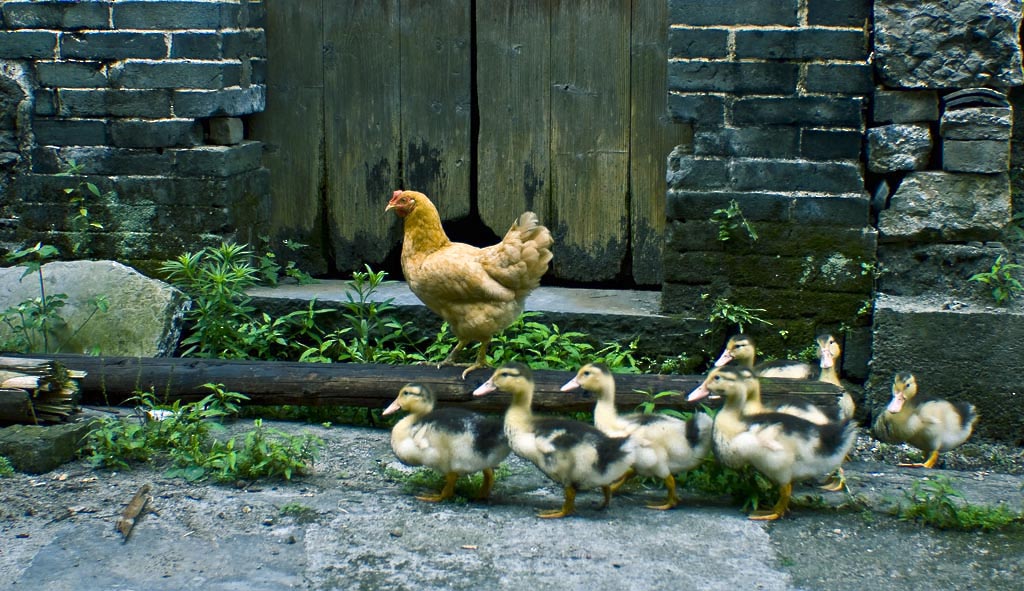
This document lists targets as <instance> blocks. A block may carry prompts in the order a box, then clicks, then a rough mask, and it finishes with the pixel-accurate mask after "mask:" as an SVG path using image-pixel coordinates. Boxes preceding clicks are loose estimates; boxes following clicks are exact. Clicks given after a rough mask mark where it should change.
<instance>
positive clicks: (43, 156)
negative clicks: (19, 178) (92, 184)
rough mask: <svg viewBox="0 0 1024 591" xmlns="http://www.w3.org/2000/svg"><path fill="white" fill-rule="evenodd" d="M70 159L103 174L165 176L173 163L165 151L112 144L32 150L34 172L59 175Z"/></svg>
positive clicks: (87, 168)
mask: <svg viewBox="0 0 1024 591" xmlns="http://www.w3.org/2000/svg"><path fill="white" fill-rule="evenodd" d="M69 160H74V161H75V162H77V163H78V164H80V165H81V166H82V174H96V175H101V176H110V175H122V174H138V175H158V176H159V175H165V174H167V170H168V167H170V165H171V162H172V160H171V156H170V154H168V153H167V152H166V151H164V152H160V151H157V150H135V149H129V148H112V147H109V146H70V147H53V146H39V147H37V148H36V149H35V150H33V152H32V172H35V173H41V174H57V173H59V172H61V171H63V170H67V166H68V161H69Z"/></svg>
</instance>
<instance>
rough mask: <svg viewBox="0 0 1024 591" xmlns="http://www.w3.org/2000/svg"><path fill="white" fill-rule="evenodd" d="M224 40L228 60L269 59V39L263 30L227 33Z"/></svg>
mask: <svg viewBox="0 0 1024 591" xmlns="http://www.w3.org/2000/svg"><path fill="white" fill-rule="evenodd" d="M222 39H223V40H222V45H223V48H224V57H225V58H226V59H233V58H235V59H237V58H241V57H267V37H266V35H265V34H264V32H263V29H246V30H242V31H226V32H224V33H223V34H222Z"/></svg>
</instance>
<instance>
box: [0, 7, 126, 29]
mask: <svg viewBox="0 0 1024 591" xmlns="http://www.w3.org/2000/svg"><path fill="white" fill-rule="evenodd" d="M0 10H2V13H3V17H4V23H5V24H6V26H7V28H9V29H65V30H76V29H106V28H109V27H110V3H109V2H99V1H93V2H38V1H35V0H33V1H29V2H25V1H10V0H9V1H7V2H4V3H3V4H2V6H0Z"/></svg>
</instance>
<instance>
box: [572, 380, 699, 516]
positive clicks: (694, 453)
mask: <svg viewBox="0 0 1024 591" xmlns="http://www.w3.org/2000/svg"><path fill="white" fill-rule="evenodd" d="M576 388H583V389H584V390H586V391H588V392H592V393H594V394H595V395H596V396H597V403H596V404H595V405H594V426H596V427H597V428H598V429H600V430H601V431H602V432H603V433H605V434H606V435H609V436H611V437H630V438H631V439H632V440H633V441H634V443H635V451H636V461H635V463H634V464H633V467H632V468H631V469H630V470H629V471H628V472H627V473H626V475H625V477H624V478H623V479H622V480H620V481H619V482H617V483H615V484H613V485H612V492H614V491H616V490H618V488H619V487H620V486H622V485H623V484H625V482H626V481H627V480H628V479H629V478H631V477H632V476H634V475H640V476H653V477H657V478H660V479H661V480H662V481H663V482H664V483H665V488H666V489H667V491H668V495H667V497H666V498H665V502H664V503H662V504H660V505H658V504H655V505H648V507H649V508H651V509H659V510H666V509H671V508H673V507H675V506H676V505H678V504H679V497H678V496H677V494H676V480H675V474H676V473H678V472H682V471H687V470H692V469H693V468H696V467H697V465H698V464H700V462H701V460H703V459H704V458H705V457H706V456H707V455H708V452H709V451H710V450H711V417H709V416H708V415H706V414H704V413H694V415H693V416H692V417H690V419H689V420H686V421H683V420H681V419H678V418H676V417H672V416H668V415H664V414H644V413H632V414H628V415H620V414H619V413H618V411H617V410H616V409H615V377H614V376H613V375H612V372H611V370H609V369H608V366H606V365H604V364H603V363H591V364H588V365H584V366H583V367H581V368H580V370H579V371H578V372H577V373H576V377H574V378H573V379H571V380H569V381H568V382H566V383H565V385H564V386H562V391H563V392H567V391H569V390H575V389H576Z"/></svg>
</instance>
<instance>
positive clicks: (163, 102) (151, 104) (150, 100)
mask: <svg viewBox="0 0 1024 591" xmlns="http://www.w3.org/2000/svg"><path fill="white" fill-rule="evenodd" d="M58 93H59V96H60V106H61V110H60V113H61V115H63V116H66V117H105V116H109V117H145V118H149V119H163V118H167V117H170V116H171V91H170V90H119V89H109V88H98V89H69V88H62V89H60V90H59V91H58Z"/></svg>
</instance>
